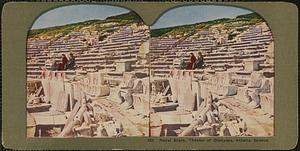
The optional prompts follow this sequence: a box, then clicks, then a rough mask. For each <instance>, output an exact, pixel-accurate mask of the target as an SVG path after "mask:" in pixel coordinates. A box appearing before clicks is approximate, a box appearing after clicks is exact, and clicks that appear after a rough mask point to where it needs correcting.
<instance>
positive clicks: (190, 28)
mask: <svg viewBox="0 0 300 151" xmlns="http://www.w3.org/2000/svg"><path fill="white" fill-rule="evenodd" d="M262 21H263V19H262V18H261V17H260V16H259V15H258V14H256V13H250V14H246V15H240V16H237V17H236V18H233V19H229V18H221V19H216V20H212V21H207V22H200V23H195V24H188V25H180V26H174V27H167V28H160V29H153V30H151V37H159V36H168V35H181V34H184V33H189V32H195V31H196V30H201V29H208V28H209V27H211V26H214V25H222V27H223V28H224V29H230V28H233V27H241V26H244V25H253V24H256V23H259V22H262Z"/></svg>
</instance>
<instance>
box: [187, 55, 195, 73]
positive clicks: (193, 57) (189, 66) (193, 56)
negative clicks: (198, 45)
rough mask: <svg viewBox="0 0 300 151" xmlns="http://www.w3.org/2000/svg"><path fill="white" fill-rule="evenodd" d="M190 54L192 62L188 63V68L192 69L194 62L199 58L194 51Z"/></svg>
mask: <svg viewBox="0 0 300 151" xmlns="http://www.w3.org/2000/svg"><path fill="white" fill-rule="evenodd" d="M190 56H191V62H190V63H189V64H188V66H187V68H186V69H187V70H192V69H193V68H194V64H195V62H196V60H197V59H196V57H195V55H194V54H193V53H190Z"/></svg>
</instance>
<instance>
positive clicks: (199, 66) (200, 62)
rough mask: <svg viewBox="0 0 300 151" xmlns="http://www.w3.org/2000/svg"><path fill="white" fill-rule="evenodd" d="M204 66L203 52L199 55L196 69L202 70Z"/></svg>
mask: <svg viewBox="0 0 300 151" xmlns="http://www.w3.org/2000/svg"><path fill="white" fill-rule="evenodd" d="M203 64H204V59H203V55H202V53H201V52H199V53H198V57H197V61H196V62H195V69H201V68H202V67H203Z"/></svg>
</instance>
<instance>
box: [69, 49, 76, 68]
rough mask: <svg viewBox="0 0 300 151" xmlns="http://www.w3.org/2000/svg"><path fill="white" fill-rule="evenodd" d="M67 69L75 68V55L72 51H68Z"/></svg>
mask: <svg viewBox="0 0 300 151" xmlns="http://www.w3.org/2000/svg"><path fill="white" fill-rule="evenodd" d="M67 69H70V70H74V69H75V57H74V55H73V54H72V53H70V57H69V61H68V65H67Z"/></svg>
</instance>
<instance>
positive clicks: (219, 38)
mask: <svg viewBox="0 0 300 151" xmlns="http://www.w3.org/2000/svg"><path fill="white" fill-rule="evenodd" d="M150 34H151V38H150V48H149V55H150V89H151V90H150V118H149V119H150V132H149V135H150V136H178V137H185V136H196V137H208V136H221V137H224V136H245V137H251V136H261V137H270V136H274V75H275V74H274V39H273V36H272V31H271V29H270V28H269V26H268V24H267V22H266V21H265V20H264V19H263V18H262V17H261V16H260V15H259V14H257V13H256V12H253V11H251V10H247V9H243V8H238V7H232V6H221V5H196V6H195V5H193V6H183V7H177V8H173V9H170V10H168V11H166V12H165V13H164V14H162V15H161V16H160V17H159V18H158V19H157V20H156V22H155V23H154V24H153V25H151V26H150Z"/></svg>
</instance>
